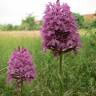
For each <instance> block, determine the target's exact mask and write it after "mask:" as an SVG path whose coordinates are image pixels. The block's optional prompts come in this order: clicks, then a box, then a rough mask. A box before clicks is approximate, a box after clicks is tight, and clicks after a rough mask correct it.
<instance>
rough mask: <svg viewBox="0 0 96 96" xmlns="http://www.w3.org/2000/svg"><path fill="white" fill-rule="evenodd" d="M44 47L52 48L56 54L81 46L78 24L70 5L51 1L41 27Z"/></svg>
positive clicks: (74, 49)
mask: <svg viewBox="0 0 96 96" xmlns="http://www.w3.org/2000/svg"><path fill="white" fill-rule="evenodd" d="M41 35H42V38H43V48H44V49H50V50H51V51H52V52H53V54H54V55H56V54H57V55H60V53H62V52H63V53H65V52H69V51H72V50H73V51H77V49H78V48H79V47H80V38H79V34H78V32H77V24H76V21H75V18H74V16H73V15H72V12H71V11H70V7H69V6H68V5H67V4H63V5H60V3H59V1H58V2H57V3H56V4H55V3H54V4H52V3H49V4H48V5H47V7H46V10H45V15H44V17H43V26H42V29H41Z"/></svg>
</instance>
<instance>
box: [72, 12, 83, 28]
mask: <svg viewBox="0 0 96 96" xmlns="http://www.w3.org/2000/svg"><path fill="white" fill-rule="evenodd" d="M73 15H74V16H75V18H76V21H77V24H78V27H79V28H82V27H83V26H84V17H83V16H82V15H80V14H78V13H73Z"/></svg>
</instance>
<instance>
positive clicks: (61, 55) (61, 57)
mask: <svg viewBox="0 0 96 96" xmlns="http://www.w3.org/2000/svg"><path fill="white" fill-rule="evenodd" d="M62 59H63V54H62V53H61V54H60V61H59V63H60V69H59V72H60V96H63V85H62Z"/></svg>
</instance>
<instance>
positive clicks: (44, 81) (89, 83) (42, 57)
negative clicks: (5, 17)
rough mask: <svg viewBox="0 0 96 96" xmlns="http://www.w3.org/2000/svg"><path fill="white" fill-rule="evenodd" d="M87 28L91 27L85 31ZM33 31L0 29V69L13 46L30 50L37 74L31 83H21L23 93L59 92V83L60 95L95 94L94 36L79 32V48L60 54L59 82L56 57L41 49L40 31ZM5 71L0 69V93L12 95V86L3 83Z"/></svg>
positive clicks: (56, 94)
mask: <svg viewBox="0 0 96 96" xmlns="http://www.w3.org/2000/svg"><path fill="white" fill-rule="evenodd" d="M81 31H82V32H81V33H83V32H85V30H81ZM90 31H94V30H87V31H86V32H88V33H89V32H90ZM36 34H37V33H36ZM36 34H35V35H33V33H32V32H26V33H25V32H22V33H20V32H17V33H16V32H5V33H4V32H1V33H0V70H1V69H3V68H6V67H7V61H8V58H9V57H10V54H11V52H12V51H13V50H14V48H16V47H18V46H23V47H25V48H28V50H29V51H30V53H31V54H32V57H33V62H34V64H35V67H36V70H37V76H36V79H35V80H34V81H32V83H31V84H28V83H25V87H24V89H23V90H24V93H23V94H24V96H60V83H62V86H63V95H64V96H96V43H95V39H96V38H95V37H96V36H95V37H94V35H81V42H82V48H81V49H80V51H79V52H78V54H73V53H68V54H64V56H63V73H62V74H63V78H62V79H63V81H62V82H61V81H60V76H59V74H58V71H59V60H58V59H57V58H54V57H53V55H52V54H51V53H50V52H49V51H47V53H43V52H42V46H41V39H40V35H38V34H37V35H36ZM6 72H7V70H6V69H5V70H2V71H0V96H15V95H13V92H14V89H15V87H14V86H12V84H11V85H8V84H6V76H7V74H6Z"/></svg>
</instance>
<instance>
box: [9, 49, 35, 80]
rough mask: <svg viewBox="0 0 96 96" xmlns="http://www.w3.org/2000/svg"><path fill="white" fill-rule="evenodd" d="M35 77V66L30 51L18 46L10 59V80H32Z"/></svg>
mask: <svg viewBox="0 0 96 96" xmlns="http://www.w3.org/2000/svg"><path fill="white" fill-rule="evenodd" d="M34 78H35V68H34V65H33V63H32V58H31V55H30V53H29V52H28V50H27V49H25V48H17V49H15V50H14V52H13V53H12V55H11V57H10V58H9V61H8V80H9V81H11V80H13V79H16V80H17V81H31V80H32V79H34Z"/></svg>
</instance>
